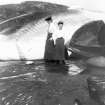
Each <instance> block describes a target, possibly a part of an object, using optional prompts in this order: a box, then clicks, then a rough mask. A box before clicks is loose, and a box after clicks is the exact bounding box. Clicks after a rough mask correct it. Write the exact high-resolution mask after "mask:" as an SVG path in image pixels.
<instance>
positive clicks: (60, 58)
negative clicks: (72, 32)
mask: <svg viewBox="0 0 105 105" xmlns="http://www.w3.org/2000/svg"><path fill="white" fill-rule="evenodd" d="M46 22H47V23H48V25H49V28H48V35H47V40H46V46H45V55H44V59H45V61H48V62H49V61H56V62H57V63H60V64H62V63H65V49H66V47H65V45H64V43H65V39H64V37H65V33H64V31H63V24H64V23H63V22H62V21H59V22H58V24H57V25H58V28H57V29H56V27H55V26H54V24H53V20H52V18H51V17H48V18H47V19H46Z"/></svg>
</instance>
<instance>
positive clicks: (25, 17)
mask: <svg viewBox="0 0 105 105" xmlns="http://www.w3.org/2000/svg"><path fill="white" fill-rule="evenodd" d="M33 3H34V4H37V5H33ZM33 3H32V4H31V2H28V3H26V4H27V5H26V4H25V3H23V4H25V5H24V7H25V8H26V7H27V6H29V5H30V7H31V9H30V8H29V10H24V12H23V9H19V10H18V11H22V12H23V13H22V14H19V15H17V14H18V12H17V11H16V10H15V11H16V12H17V14H15V16H11V17H9V18H6V19H2V20H1V23H0V60H22V59H24V60H34V59H43V57H44V51H45V42H46V37H47V31H46V30H47V28H48V25H47V23H46V22H45V21H44V19H45V18H46V17H47V16H50V15H51V16H52V17H53V20H54V24H55V25H56V23H57V22H58V21H59V20H62V21H64V30H65V34H66V39H65V40H66V45H67V47H68V48H69V47H70V45H69V43H70V42H71V40H72V36H73V35H74V33H75V32H76V30H78V29H79V28H80V27H81V26H82V25H84V24H87V23H88V22H91V21H94V20H104V19H105V15H104V13H98V12H93V11H88V10H84V9H76V8H73V9H72V8H69V7H66V6H62V5H57V4H50V3H44V2H33ZM38 4H39V5H38ZM17 5H21V4H17ZM7 7H8V6H7ZM35 7H37V9H36V8H35ZM2 8H3V7H2ZM33 8H34V9H33ZM49 8H50V9H49ZM9 9H10V7H9ZM5 11H6V12H7V11H9V10H8V9H7V10H5ZM2 15H3V16H4V14H2Z"/></svg>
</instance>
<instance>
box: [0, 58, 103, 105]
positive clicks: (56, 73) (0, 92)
mask: <svg viewBox="0 0 105 105" xmlns="http://www.w3.org/2000/svg"><path fill="white" fill-rule="evenodd" d="M71 67H72V69H73V67H74V68H76V67H78V68H80V69H81V73H77V74H76V75H72V74H71V73H69V71H70V70H71ZM86 69H87V67H86V65H84V63H83V62H81V61H66V64H65V65H57V64H52V63H50V64H46V63H45V62H44V61H43V60H36V61H34V63H33V64H31V65H26V63H25V61H8V62H1V65H0V72H1V73H0V105H72V104H73V101H74V100H75V98H77V99H79V100H80V101H81V102H82V103H83V104H85V105H97V103H95V102H94V101H93V100H91V99H90V97H89V93H88V89H87V82H86V79H87V78H88V77H89V76H90V75H91V74H92V73H93V74H94V70H93V72H91V73H90V72H88V71H87V70H86ZM92 69H93V68H92ZM78 70H79V69H78ZM78 70H77V71H78ZM85 70H86V71H85ZM95 73H96V70H95ZM102 74H103V72H102Z"/></svg>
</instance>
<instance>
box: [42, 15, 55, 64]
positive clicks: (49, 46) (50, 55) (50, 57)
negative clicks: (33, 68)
mask: <svg viewBox="0 0 105 105" xmlns="http://www.w3.org/2000/svg"><path fill="white" fill-rule="evenodd" d="M45 21H46V22H47V23H48V25H49V26H48V33H47V34H48V35H47V39H46V45H45V54H44V60H45V61H46V62H52V61H54V56H55V55H54V52H55V48H54V40H53V39H52V35H53V32H54V28H55V27H54V24H53V20H52V18H51V17H48V18H46V19H45Z"/></svg>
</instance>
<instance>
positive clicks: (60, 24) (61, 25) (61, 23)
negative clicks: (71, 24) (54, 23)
mask: <svg viewBox="0 0 105 105" xmlns="http://www.w3.org/2000/svg"><path fill="white" fill-rule="evenodd" d="M63 24H64V23H63V21H59V22H58V27H59V29H62V28H63Z"/></svg>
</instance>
